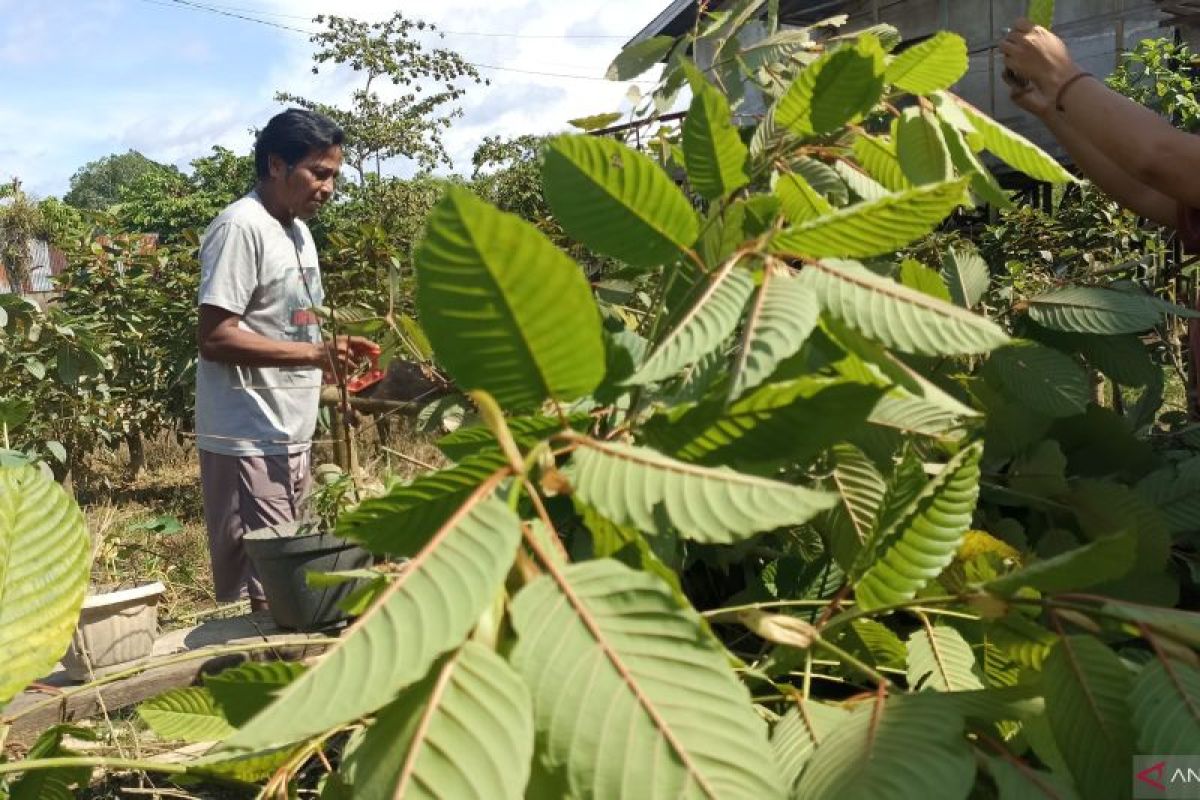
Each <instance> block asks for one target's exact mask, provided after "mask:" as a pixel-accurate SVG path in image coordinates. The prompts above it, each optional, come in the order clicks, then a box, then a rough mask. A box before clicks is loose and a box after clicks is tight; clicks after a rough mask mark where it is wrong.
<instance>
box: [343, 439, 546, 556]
mask: <svg viewBox="0 0 1200 800" xmlns="http://www.w3.org/2000/svg"><path fill="white" fill-rule="evenodd" d="M555 423H556V424H555V426H554V428H553V430H558V429H559V428H561V426H562V423H561V422H558V421H557V420H555ZM507 463H508V462H507V460H506V459H505V458H504V456H503V455H501V454H500V452H499V451H485V452H482V453H479V454H476V455H473V456H468V457H467V458H465V459H463V460H462V461H461V462H460V463H458V464H456V465H455V466H453V467H450V468H449V469H443V470H439V471H438V472H431V473H427V474H425V475H421V476H420V477H418V478H417V479H416V480H414V481H413V482H412V483H411V484H409V485H408V486H397V487H396V488H394V489H392V490H391V491H390V492H388V493H387V494H385V495H382V496H379V497H369V498H367V499H366V500H363V501H362V502H361V503H359V504H358V505H357V506H355V507H354V508H353V509H351V510H350V511H347V512H345V513H344V514H342V515H341V516H340V517H339V519H338V525H337V535H338V536H342V537H344V538H346V539H350V540H351V541H355V542H358V543H359V544H361V545H362V546H363V547H365V548H367V549H368V550H370V551H371V552H373V553H388V554H391V555H396V556H412V555H414V554H416V553H417V552H419V551H420V550H421V548H422V547H424V546H425V545H426V544H428V542H429V538H430V537H431V536H433V535H434V534H435V533H437V531H438V529H439V528H440V527H441V526H442V523H444V522H445V521H446V520H447V519H448V518H449V517H450V515H451V514H453V513H454V512H455V511H457V510H458V508H459V506H461V505H462V504H463V501H464V500H466V499H467V498H468V497H470V496H471V493H472V492H474V491H475V489H476V488H478V487H479V485H480V484H482V483H483V482H484V481H486V480H487V479H488V478H489V477H491V476H492V475H494V474H495V473H496V471H497V470H500V469H503V468H504V467H505V466H507Z"/></svg>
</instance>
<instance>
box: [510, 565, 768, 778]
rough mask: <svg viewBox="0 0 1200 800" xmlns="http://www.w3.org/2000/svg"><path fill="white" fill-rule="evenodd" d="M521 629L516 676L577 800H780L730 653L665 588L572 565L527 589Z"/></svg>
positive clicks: (618, 569) (605, 569) (516, 615)
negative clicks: (693, 799) (695, 799)
mask: <svg viewBox="0 0 1200 800" xmlns="http://www.w3.org/2000/svg"><path fill="white" fill-rule="evenodd" d="M512 621H513V627H514V628H515V629H516V632H517V645H516V648H515V649H514V650H513V654H512V658H511V660H512V664H513V666H514V667H515V668H516V669H517V671H518V672H519V673H520V674H521V676H522V677H523V678H524V679H525V681H526V683H528V685H529V687H530V689H531V691H532V694H533V703H534V715H535V719H536V725H537V730H538V734H539V741H542V742H545V748H546V756H547V758H548V759H549V760H550V762H551V764H553V765H555V766H558V767H560V768H563V769H565V771H566V773H567V775H568V778H569V782H570V788H571V796H575V797H597V798H600V797H606V798H607V797H631V796H639V797H683V796H689V797H690V796H696V797H709V798H718V797H719V798H722V800H725V799H726V798H729V799H730V800H733V799H734V798H746V799H747V800H762V798H773V797H780V796H782V794H783V791H782V786H781V783H780V780H779V777H778V770H777V769H776V767H775V765H774V764H773V763H772V762H771V759H770V757H769V754H770V748H769V747H768V743H767V739H766V726H765V725H764V724H763V723H762V721H761V720H760V719H759V718H758V716H757V715H756V714H755V713H754V709H753V707H752V706H751V704H750V696H749V693H748V692H747V691H746V689H745V687H744V686H743V685H742V684H741V683H740V682H738V680H737V679H736V678H735V677H734V675H733V672H732V671H731V670H730V668H729V664H728V660H727V657H726V654H725V651H724V649H723V648H722V647H721V646H720V645H719V644H717V642H716V641H715V640H714V639H713V638H712V637H711V636H710V635H708V634H706V633H705V631H704V629H703V627H702V626H701V623H700V619H699V617H698V616H697V615H696V613H695V612H694V611H693V610H691V609H690V608H683V607H680V606H679V605H678V603H677V602H676V600H675V598H674V596H673V595H672V593H671V592H670V590H669V589H668V588H667V587H666V586H665V585H664V584H663V583H662V582H661V581H660V580H658V579H657V578H655V577H653V576H651V575H647V574H645V573H640V572H635V571H632V570H630V569H628V568H627V567H624V566H622V565H620V564H617V563H616V562H614V561H611V560H607V559H605V560H599V561H590V562H586V563H582V564H576V565H572V566H570V567H567V568H566V569H564V570H561V571H559V570H556V571H554V572H553V573H552V574H551V575H548V576H543V577H540V578H538V579H536V580H535V581H533V582H532V583H530V584H529V585H528V586H526V587H525V588H524V589H523V590H522V591H521V592H520V593H519V594H518V595H517V596H516V598H515V599H514V600H513V604H512ZM583 726H585V727H583ZM581 727H583V730H585V731H586V735H580V734H581V733H582V731H581Z"/></svg>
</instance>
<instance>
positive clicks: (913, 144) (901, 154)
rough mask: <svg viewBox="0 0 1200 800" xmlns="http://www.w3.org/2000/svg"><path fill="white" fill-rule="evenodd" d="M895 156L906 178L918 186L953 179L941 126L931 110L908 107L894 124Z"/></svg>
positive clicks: (952, 170)
mask: <svg viewBox="0 0 1200 800" xmlns="http://www.w3.org/2000/svg"><path fill="white" fill-rule="evenodd" d="M895 130H896V133H895V137H894V138H895V142H896V156H897V158H898V159H899V161H900V168H901V169H902V170H904V175H905V177H907V178H908V180H909V181H911V182H912V183H913V184H914V185H916V186H924V185H927V184H931V183H944V182H945V181H948V180H951V179H952V178H953V177H954V169H953V165H952V163H951V160H950V150H949V149H948V148H947V146H946V139H945V137H944V136H943V135H942V126H941V123H940V122H939V121H938V119H937V118H936V117H935V116H934V115H933V114H932V113H931V112H929V111H924V110H922V109H919V108H906V109H904V111H903V112H902V113H901V115H900V118H899V119H897V120H896V122H895Z"/></svg>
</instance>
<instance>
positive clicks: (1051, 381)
mask: <svg viewBox="0 0 1200 800" xmlns="http://www.w3.org/2000/svg"><path fill="white" fill-rule="evenodd" d="M983 374H984V376H985V377H986V378H987V379H988V380H990V381H992V382H993V383H995V384H996V386H998V387H999V388H1000V389H1001V390H1002V391H1003V392H1004V393H1005V394H1006V395H1008V396H1009V397H1011V398H1013V399H1014V400H1017V401H1019V402H1021V403H1023V404H1025V405H1027V406H1029V407H1030V408H1032V409H1033V410H1034V411H1036V412H1038V413H1039V414H1044V415H1046V416H1048V417H1070V416H1074V415H1075V414H1082V413H1083V412H1084V411H1086V410H1087V406H1088V402H1089V401H1090V400H1091V381H1090V380H1089V379H1088V375H1087V371H1086V370H1084V368H1083V367H1081V366H1080V365H1079V364H1078V363H1077V362H1076V361H1075V359H1073V358H1071V357H1070V356H1068V355H1064V354H1063V353H1060V352H1059V351H1057V350H1054V349H1052V348H1049V347H1046V346H1044V345H1040V344H1038V343H1037V342H1031V341H1029V340H1028V339H1016V340H1013V341H1012V342H1010V343H1009V344H1006V345H1004V346H1003V347H998V348H996V349H995V350H993V351H992V355H991V358H989V359H988V362H987V364H986V365H985V366H984V369H983Z"/></svg>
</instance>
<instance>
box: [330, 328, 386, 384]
mask: <svg viewBox="0 0 1200 800" xmlns="http://www.w3.org/2000/svg"><path fill="white" fill-rule="evenodd" d="M316 347H317V350H318V355H317V358H316V359H315V361H314V364H313V366H318V367H320V368H321V371H322V372H323V373H324V379H325V382H326V383H337V382H338V381H339V379H341V380H345V379H346V378H348V377H349V376H350V375H351V373H353V372H354V370H355V368H356V367H357V366H359V365H361V364H368V363H371V362H372V361H374V359H376V358H378V357H379V353H380V348H379V345H377V344H375V343H374V342H372V341H371V340H370V339H364V338H363V337H361V336H338V337H337V338H335V339H329V340H327V341H325V342H322V343H321V344H319V345H317V346H316Z"/></svg>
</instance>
